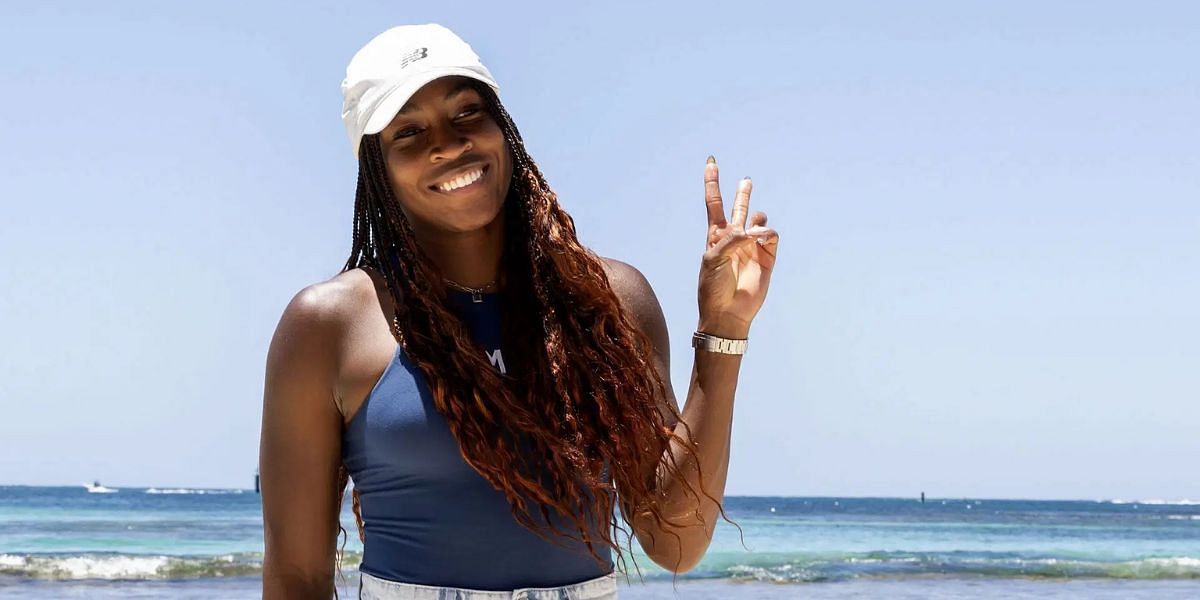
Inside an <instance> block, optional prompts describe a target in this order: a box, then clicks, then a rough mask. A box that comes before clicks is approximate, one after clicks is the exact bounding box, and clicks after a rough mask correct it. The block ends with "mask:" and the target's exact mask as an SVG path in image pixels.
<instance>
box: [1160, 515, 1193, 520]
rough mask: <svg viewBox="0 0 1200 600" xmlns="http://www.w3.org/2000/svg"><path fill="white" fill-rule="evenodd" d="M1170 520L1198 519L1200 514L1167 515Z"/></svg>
mask: <svg viewBox="0 0 1200 600" xmlns="http://www.w3.org/2000/svg"><path fill="white" fill-rule="evenodd" d="M1167 518H1168V519H1170V520H1172V521H1200V515H1167Z"/></svg>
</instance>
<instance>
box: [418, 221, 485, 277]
mask: <svg viewBox="0 0 1200 600" xmlns="http://www.w3.org/2000/svg"><path fill="white" fill-rule="evenodd" d="M414 233H416V238H417V243H418V244H420V245H421V249H422V250H423V251H424V252H425V255H426V256H428V257H429V259H430V260H432V261H433V263H434V264H435V265H437V267H438V270H440V271H441V272H442V276H443V277H445V278H446V279H449V280H450V281H453V282H454V283H457V284H459V285H462V286H466V287H470V288H482V287H485V286H487V285H488V284H490V283H493V282H496V284H497V285H496V286H494V287H493V288H491V289H495V288H496V287H499V281H498V279H499V277H500V262H501V259H502V258H503V255H504V214H503V213H501V214H500V215H498V216H497V217H496V219H495V220H494V221H492V222H491V223H489V224H487V225H485V226H484V227H482V228H480V229H475V230H472V231H463V232H444V231H439V232H436V233H433V232H425V233H424V234H422V233H420V232H414Z"/></svg>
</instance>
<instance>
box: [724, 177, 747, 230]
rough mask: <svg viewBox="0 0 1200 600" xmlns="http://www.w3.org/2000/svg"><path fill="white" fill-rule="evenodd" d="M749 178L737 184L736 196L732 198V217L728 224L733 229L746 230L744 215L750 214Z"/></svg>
mask: <svg viewBox="0 0 1200 600" xmlns="http://www.w3.org/2000/svg"><path fill="white" fill-rule="evenodd" d="M750 189H751V184H750V178H749V177H743V178H742V180H741V181H739V182H738V191H737V196H734V198H733V216H732V217H731V218H730V219H729V222H730V223H732V224H733V226H734V227H740V228H742V229H745V228H746V215H747V213H749V212H750Z"/></svg>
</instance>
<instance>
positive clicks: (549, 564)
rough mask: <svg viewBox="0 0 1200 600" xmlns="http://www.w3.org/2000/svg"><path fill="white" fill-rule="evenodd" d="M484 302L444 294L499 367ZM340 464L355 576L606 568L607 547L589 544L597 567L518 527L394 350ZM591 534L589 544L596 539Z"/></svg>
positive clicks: (486, 583) (517, 583)
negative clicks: (345, 474)
mask: <svg viewBox="0 0 1200 600" xmlns="http://www.w3.org/2000/svg"><path fill="white" fill-rule="evenodd" d="M482 299H483V302H480V303H476V302H473V301H472V298H471V295H470V294H469V293H464V292H457V291H451V292H449V300H450V302H451V304H452V308H453V309H454V310H455V312H456V313H457V314H458V315H459V316H460V317H461V318H462V319H463V320H464V322H466V324H467V326H468V328H469V329H470V331H471V335H472V337H473V338H474V340H475V341H476V342H477V343H479V344H480V345H481V346H482V348H481V351H484V352H486V354H487V356H488V357H489V358H490V359H491V362H492V365H493V366H494V367H496V368H497V369H504V368H505V365H504V362H503V361H504V357H503V354H502V352H501V351H500V348H501V344H500V338H501V336H500V330H501V328H500V300H499V296H498V295H496V294H484V295H483V296H482ZM342 460H343V461H344V462H345V464H346V467H347V469H348V470H349V472H350V476H351V478H353V480H354V484H355V487H356V489H357V490H358V494H359V501H360V503H361V505H360V508H361V512H362V517H363V523H364V549H363V560H362V565H361V567H360V569H362V571H364V572H366V573H369V574H371V575H374V576H376V577H381V578H384V579H389V580H392V581H402V582H406V583H415V584H421V585H433V586H448V587H463V588H473V589H480V590H512V589H517V588H523V587H555V586H560V585H566V584H570V583H576V582H579V581H585V580H588V579H594V578H596V577H599V576H601V575H604V574H605V573H608V572H610V571H612V559H611V553H610V550H609V549H606V548H602V547H599V546H597V551H598V552H599V553H600V556H602V557H604V559H605V561H606V565H605V566H603V567H602V566H601V565H600V564H597V562H596V561H595V560H594V559H593V558H592V557H591V555H590V554H588V552H587V549H586V547H585V546H583V544H582V543H580V542H578V541H576V540H571V539H567V538H562V537H558V540H560V542H559V543H557V544H556V543H553V542H548V541H545V540H543V539H542V538H540V537H538V535H537V534H535V533H533V532H532V531H530V530H528V529H526V528H525V527H523V526H522V525H521V524H520V523H518V522H517V521H516V519H515V518H514V517H513V516H512V511H511V508H510V507H509V504H508V501H507V500H506V499H505V498H504V494H503V493H501V492H500V491H498V490H496V489H494V488H492V486H491V485H490V484H489V483H488V482H487V480H486V479H484V478H483V477H482V476H481V475H479V474H478V473H476V472H475V471H474V470H473V469H472V468H471V467H470V466H469V465H467V463H466V461H464V460H463V458H462V455H461V454H460V453H459V450H458V443H457V442H456V441H455V439H454V436H453V435H452V434H451V433H450V430H449V428H448V427H447V424H446V421H445V418H443V417H442V415H441V413H439V412H438V411H437V408H435V407H434V404H433V398H432V396H431V395H430V392H429V388H428V387H427V386H426V383H425V379H424V375H423V374H422V373H421V371H420V369H418V368H417V367H416V366H415V365H414V364H413V363H411V362H410V361H409V360H408V357H407V356H405V355H404V353H403V352H402V351H401V350H400V348H399V347H397V349H396V352H395V353H394V354H393V356H392V361H391V363H389V364H388V366H387V369H386V370H385V371H384V372H383V375H381V376H380V378H379V380H378V381H377V382H376V384H375V387H374V389H372V390H371V393H370V394H369V395H368V396H367V398H366V400H365V401H364V402H363V404H362V407H361V408H360V409H359V410H358V412H356V413H355V414H354V416H353V417H352V418H351V421H350V424H349V425H348V426H347V428H346V430H345V432H344V434H343V437H342ZM565 522H566V521H563V520H558V521H555V523H565ZM597 526H598V527H599V526H601V525H599V524H598V525H597ZM602 526H607V524H604V525H602ZM560 527H561V526H560ZM568 531H570V530H568ZM595 531H597V534H596V537H593V539H599V537H598V530H595ZM551 535H553V534H551ZM576 535H577V534H576ZM556 537H557V536H556Z"/></svg>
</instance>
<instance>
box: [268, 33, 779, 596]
mask: <svg viewBox="0 0 1200 600" xmlns="http://www.w3.org/2000/svg"><path fill="white" fill-rule="evenodd" d="M342 89H343V93H344V99H345V104H344V111H343V120H344V121H345V123H346V127H347V131H348V133H349V136H350V141H351V145H352V147H353V149H354V152H355V155H356V156H357V157H358V160H359V178H358V191H357V194H356V200H355V218H354V230H353V244H352V246H353V247H352V250H351V255H350V258H349V260H348V261H347V262H346V265H345V267H344V269H343V270H342V272H341V273H339V274H338V275H337V276H335V277H333V278H332V279H330V280H328V281H325V282H322V283H317V284H314V285H311V286H309V287H306V288H304V289H303V290H301V291H300V292H299V293H298V294H296V296H295V297H294V298H293V299H292V301H291V303H290V304H288V306H287V308H286V309H285V310H284V313H283V316H282V318H281V319H280V322H279V325H278V328H277V329H276V332H275V336H274V338H273V340H272V342H271V347H270V351H269V355H268V358H267V373H266V386H265V393H264V408H263V426H262V442H261V456H260V461H261V465H260V468H261V472H262V497H263V516H264V522H265V525H264V530H265V541H266V553H265V556H264V565H263V595H264V597H265V598H269V599H270V598H327V597H329V592H330V589H331V588H332V587H333V573H334V563H335V543H336V539H335V538H336V534H337V531H338V530H339V529H340V527H339V525H338V520H337V517H338V512H339V510H340V503H341V498H342V491H343V486H344V485H345V480H344V479H342V480H341V481H339V474H344V473H347V472H348V474H349V475H350V477H351V478H352V479H353V480H354V483H355V494H356V496H355V497H356V500H358V501H360V502H361V504H357V503H356V504H357V506H356V508H357V509H360V511H361V512H359V511H356V513H358V514H360V517H361V519H362V523H361V524H360V527H361V530H360V531H361V535H362V536H363V542H364V554H363V562H362V565H361V567H360V575H361V582H362V583H361V587H360V595H361V596H362V597H364V598H426V597H428V598H436V597H442V596H439V594H445V593H447V592H448V591H449V592H455V593H457V594H458V595H457V596H453V597H457V598H509V597H530V598H540V597H546V598H551V597H552V598H615V597H616V583H615V575H614V574H613V567H614V562H613V560H612V556H611V551H612V550H616V551H617V554H618V557H623V553H622V549H621V547H620V546H618V545H617V544H616V542H615V540H614V538H615V535H614V530H615V529H620V530H623V531H632V533H633V535H635V536H636V537H637V539H638V541H639V543H640V544H641V546H642V547H643V549H644V550H645V551H646V552H647V554H648V555H649V556H650V557H651V559H653V560H654V561H655V562H656V563H658V564H660V565H662V566H664V567H665V568H668V569H670V570H672V571H674V572H677V573H678V572H683V571H686V570H688V569H690V568H692V567H693V566H695V564H696V563H697V562H698V561H699V560H700V558H701V556H702V555H703V553H704V551H705V549H706V548H707V547H708V544H709V542H710V540H711V537H712V533H713V528H714V526H715V522H716V517H717V516H718V513H720V514H722V515H723V512H722V511H721V506H720V499H721V498H722V496H723V493H724V487H725V478H726V468H727V465H728V460H729V455H728V452H729V437H730V428H731V423H732V414H733V395H734V388H735V386H736V383H737V376H738V370H739V367H740V364H741V356H740V353H741V352H742V351H743V350H744V348H745V345H746V342H745V338H746V335H747V332H748V331H749V328H750V322H751V320H752V319H753V317H754V315H755V314H756V313H757V312H758V309H759V307H760V306H761V305H762V302H763V298H764V297H765V295H766V291H767V284H768V281H769V278H770V274H771V269H772V267H773V266H774V262H775V251H776V248H777V245H778V239H779V238H778V235H777V234H776V233H775V232H774V231H772V230H771V229H769V228H767V227H766V222H767V218H766V216H765V215H764V214H762V213H760V212H756V213H754V214H753V215H749V216H748V215H747V212H748V210H747V209H748V205H749V199H750V181H749V179H745V180H743V181H742V182H741V183H740V185H739V188H738V192H737V197H736V199H735V200H734V202H733V209H732V216H731V217H730V218H729V219H728V220H727V219H726V216H725V209H724V205H723V202H722V199H721V195H720V192H719V187H718V180H717V166H716V163H715V161H714V160H713V159H712V157H709V162H708V164H707V165H706V166H705V171H704V187H705V203H706V204H707V209H708V223H709V224H708V236H707V245H706V250H705V252H704V255H703V259H702V263H701V264H702V266H701V272H700V283H699V305H700V320H699V328H698V332H697V333H696V335H695V336H694V339H693V346H695V347H696V354H695V363H694V368H693V373H692V380H691V383H690V385H689V388H688V395H687V401H686V408H685V410H684V411H683V412H682V414H681V413H680V411H679V409H678V407H677V403H676V400H675V396H674V393H673V391H672V387H671V385H670V380H669V377H668V365H669V354H668V352H669V350H668V336H667V330H666V323H665V320H664V319H663V315H662V309H661V308H660V306H659V304H658V301H657V299H656V298H655V296H654V292H653V290H652V289H651V288H650V285H649V283H647V281H646V279H645V278H644V277H643V276H642V275H641V273H639V272H638V271H637V270H636V269H635V268H633V267H631V266H629V265H627V264H624V263H621V262H618V261H615V260H611V259H605V258H600V257H598V256H596V255H595V254H593V253H591V252H590V251H589V250H587V249H585V248H584V247H583V246H581V245H580V243H579V241H578V240H577V239H576V235H575V229H574V225H573V223H572V220H571V218H570V216H568V215H567V214H566V213H565V212H563V210H562V209H561V208H560V207H559V205H558V202H557V200H556V197H555V195H554V193H553V192H552V191H551V190H550V188H549V186H547V184H546V182H545V179H544V178H543V177H542V175H541V173H540V172H539V170H538V169H537V167H536V165H535V164H534V163H533V161H532V160H531V159H530V158H529V156H528V154H527V153H526V152H525V148H524V144H523V142H522V140H521V137H520V134H519V133H518V132H517V129H516V127H515V126H514V125H513V123H512V120H511V119H510V118H509V116H508V113H507V112H506V111H505V110H504V108H503V106H502V105H501V104H500V101H499V98H498V97H497V96H496V93H497V91H498V89H499V88H498V85H497V84H496V83H495V80H494V79H493V78H492V76H491V74H490V73H489V72H488V70H487V69H486V68H485V67H484V66H483V65H482V63H480V62H479V58H478V56H476V55H475V53H474V52H473V51H472V50H471V49H470V47H469V46H468V45H467V44H466V43H465V42H463V41H462V40H461V39H459V38H458V37H457V36H456V35H454V34H453V33H452V32H450V31H449V30H448V29H446V28H444V27H441V26H438V25H432V24H430V25H419V26H403V27H397V28H393V29H390V30H388V31H386V32H384V33H383V34H380V35H379V36H378V37H376V38H375V39H373V40H372V41H371V42H369V43H368V44H367V45H366V46H364V47H363V48H362V49H361V50H360V51H359V52H358V53H357V54H356V55H355V56H354V58H353V59H352V61H351V63H350V65H349V67H348V68H347V78H346V80H345V81H344V82H343V84H342ZM343 465H344V466H343ZM618 503H619V507H620V511H619V513H618V512H616V511H614V508H615V507H616V505H617V504H618ZM618 515H619V516H618ZM452 595H453V594H452Z"/></svg>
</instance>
